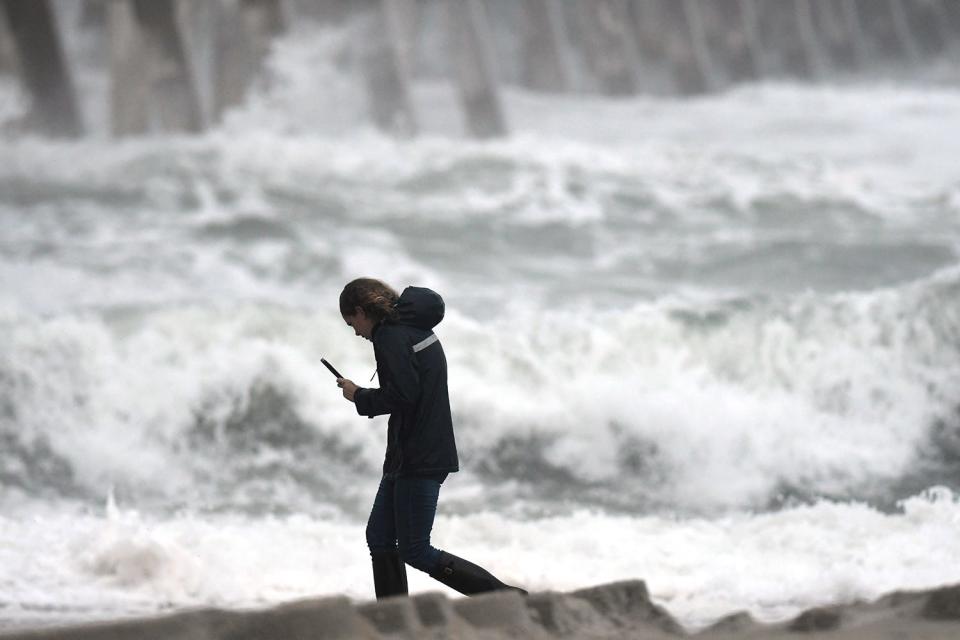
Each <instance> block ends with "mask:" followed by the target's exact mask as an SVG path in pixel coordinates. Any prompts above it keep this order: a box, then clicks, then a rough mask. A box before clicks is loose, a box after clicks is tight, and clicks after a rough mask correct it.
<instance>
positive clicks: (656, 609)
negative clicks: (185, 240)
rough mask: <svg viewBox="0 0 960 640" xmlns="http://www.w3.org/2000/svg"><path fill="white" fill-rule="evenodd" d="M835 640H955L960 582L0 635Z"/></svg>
mask: <svg viewBox="0 0 960 640" xmlns="http://www.w3.org/2000/svg"><path fill="white" fill-rule="evenodd" d="M798 636H813V637H817V638H835V639H837V640H868V639H870V640H873V639H887V638H889V639H891V640H893V639H898V640H901V639H911V640H912V639H923V640H934V639H938V640H939V639H944V640H946V639H951V640H953V639H956V638H960V584H958V585H954V586H948V587H942V588H938V589H931V590H927V591H914V592H896V593H891V594H888V595H886V596H884V597H882V598H880V599H878V600H876V601H874V602H870V603H852V604H843V605H836V606H829V607H820V608H816V609H810V610H808V611H805V612H803V613H801V614H800V615H798V616H797V617H795V618H794V619H792V620H789V621H786V622H782V623H778V624H770V625H767V624H760V623H757V622H756V621H754V620H753V619H752V618H751V617H750V616H749V615H748V614H746V613H737V614H733V615H730V616H727V617H726V618H724V619H722V620H720V621H718V622H717V623H715V624H714V625H712V626H710V627H709V628H707V629H703V630H700V631H698V632H697V633H691V632H690V631H689V630H687V629H684V628H683V627H682V626H681V625H680V624H679V623H678V622H677V621H676V620H675V619H674V618H673V616H671V615H670V613H669V612H668V611H667V610H666V609H664V608H663V607H660V606H658V605H656V604H655V603H653V602H652V601H651V600H650V597H649V593H648V591H647V588H646V585H645V584H644V582H643V581H640V580H634V581H627V582H616V583H611V584H606V585H600V586H597V587H591V588H588V589H582V590H579V591H573V592H570V593H552V592H545V593H535V594H531V595H530V596H529V597H526V598H524V597H522V596H520V595H518V594H516V593H512V592H500V593H492V594H485V595H482V596H477V597H474V598H456V599H449V598H447V597H446V596H444V595H441V594H439V593H425V594H419V595H416V596H413V597H409V598H407V597H397V598H390V599H388V600H384V601H381V602H353V601H350V600H349V599H347V598H345V597H329V598H319V599H311V600H301V601H297V602H292V603H289V604H285V605H281V606H277V607H272V608H269V609H260V610H223V609H194V610H186V611H181V612H178V613H174V614H169V615H164V616H157V617H149V618H138V619H128V620H122V621H114V622H97V623H85V624H82V625H72V626H58V627H47V628H42V629H32V630H31V629H19V630H16V631H9V630H8V631H5V632H0V639H5V640H10V639H14V638H16V639H23V640H26V639H28V638H29V639H32V640H41V639H43V640H68V639H69V640H127V639H130V640H133V639H136V640H161V639H162V640H169V639H173V638H176V639H179V640H254V639H257V640H293V639H297V640H311V639H317V640H328V639H329V640H332V639H340V638H343V639H347V638H351V639H354V638H356V639H370V640H375V639H379V638H411V639H412V638H418V639H419V638H435V639H438V640H439V639H441V638H451V639H464V640H471V639H477V640H482V639H490V640H494V639H498V638H531V639H550V638H589V639H598V640H599V639H610V640H613V639H620V638H650V639H666V638H678V637H696V638H705V639H710V640H714V639H716V640H727V639H730V640H732V639H734V638H757V639H760V638H796V637H798Z"/></svg>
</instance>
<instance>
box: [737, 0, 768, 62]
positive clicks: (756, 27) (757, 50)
mask: <svg viewBox="0 0 960 640" xmlns="http://www.w3.org/2000/svg"><path fill="white" fill-rule="evenodd" d="M757 2H758V0H737V13H738V15H739V16H740V25H741V29H743V39H744V44H745V46H746V48H747V52H748V55H749V56H750V63H751V65H752V68H753V74H754V76H755V77H762V76H765V75H767V74H768V72H769V62H768V61H767V53H766V51H765V50H764V48H763V38H762V37H761V36H760V21H759V14H758V10H757Z"/></svg>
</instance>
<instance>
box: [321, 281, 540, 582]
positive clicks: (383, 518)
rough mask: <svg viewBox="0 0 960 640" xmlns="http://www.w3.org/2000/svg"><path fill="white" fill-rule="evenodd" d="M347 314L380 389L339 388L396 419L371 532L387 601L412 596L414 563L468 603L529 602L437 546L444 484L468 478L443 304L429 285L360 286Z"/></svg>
mask: <svg viewBox="0 0 960 640" xmlns="http://www.w3.org/2000/svg"><path fill="white" fill-rule="evenodd" d="M340 314H341V315H342V316H343V320H344V322H346V323H347V325H348V326H350V327H352V328H353V330H354V333H355V334H356V335H357V336H360V337H362V338H365V339H366V340H369V341H371V342H372V343H373V353H374V357H375V358H376V361H377V370H376V375H378V376H379V382H380V387H379V388H362V387H359V386H357V385H356V384H355V383H354V382H353V381H352V380H348V379H346V378H337V385H338V386H339V387H340V388H341V389H342V390H343V397H344V398H346V399H347V400H349V401H351V402H353V403H354V404H355V405H356V409H357V413H358V414H360V415H362V416H367V417H368V418H373V417H374V416H379V415H385V414H389V415H390V418H389V420H388V423H387V451H386V456H385V458H384V462H383V477H382V478H381V480H380V487H379V489H378V490H377V495H376V498H375V499H374V501H373V508H372V509H371V511H370V518H369V520H368V521H367V529H366V537H367V546H368V547H369V549H370V558H371V561H372V563H373V583H374V589H375V591H376V595H377V599H378V600H380V599H383V598H386V597H389V596H395V595H401V594H406V593H407V573H406V567H405V565H406V564H408V565H410V566H411V567H413V568H415V569H419V570H420V571H423V572H425V573H427V574H428V575H429V576H430V577H432V578H434V579H436V580H438V581H440V582H442V583H443V584H445V585H447V586H449V587H451V588H453V589H455V590H456V591H459V592H460V593H463V594H465V595H473V594H477V593H483V592H486V591H497V590H504V589H509V590H515V591H518V592H521V593H523V594H526V593H527V592H526V591H524V590H523V589H520V588H518V587H514V586H511V585H507V584H504V583H503V582H501V581H500V580H499V579H497V578H496V577H495V576H494V575H493V574H491V573H490V572H489V571H487V570H486V569H483V568H482V567H479V566H477V565H475V564H473V563H472V562H470V561H468V560H464V559H463V558H460V557H457V556H455V555H453V554H452V553H448V552H446V551H442V550H440V549H437V548H435V547H433V546H431V544H430V532H431V530H432V529H433V520H434V517H435V515H436V512H437V500H438V499H439V496H440V485H442V484H443V482H444V480H446V478H447V475H448V474H450V473H454V472H456V471H458V470H459V461H458V458H457V445H456V441H455V439H454V434H453V420H452V418H451V414H450V397H449V393H448V390H447V360H446V357H445V356H444V353H443V346H442V345H441V344H440V340H439V339H438V338H437V336H436V334H434V333H433V331H432V329H433V328H434V327H435V326H436V325H437V324H439V323H440V321H441V320H443V314H444V303H443V299H442V298H441V297H440V296H439V295H438V294H437V293H436V292H434V291H431V290H430V289H426V288H423V287H407V288H406V289H404V290H403V293H402V294H401V295H397V293H396V291H394V290H393V289H392V288H391V287H390V286H388V285H387V284H385V283H383V282H381V281H380V280H376V279H373V278H358V279H356V280H353V281H351V282H349V283H347V285H346V286H345V287H344V288H343V291H342V292H341V293H340Z"/></svg>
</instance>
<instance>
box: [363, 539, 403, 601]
mask: <svg viewBox="0 0 960 640" xmlns="http://www.w3.org/2000/svg"><path fill="white" fill-rule="evenodd" d="M370 559H371V560H372V561H373V588H374V590H375V591H376V592H377V600H383V599H384V598H389V597H390V596H405V595H407V567H406V566H405V565H404V564H403V561H402V560H400V554H399V553H398V552H397V551H372V552H370Z"/></svg>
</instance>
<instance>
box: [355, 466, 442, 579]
mask: <svg viewBox="0 0 960 640" xmlns="http://www.w3.org/2000/svg"><path fill="white" fill-rule="evenodd" d="M446 477H447V474H446V473H441V474H437V475H431V476H400V477H398V478H390V477H387V476H384V477H383V478H382V479H381V480H380V488H379V489H378V490H377V497H376V498H375V499H374V501H373V509H372V510H371V511H370V519H369V520H367V547H369V548H370V552H371V553H374V552H382V551H398V552H399V553H400V558H401V559H402V560H403V561H404V562H405V563H407V564H408V565H410V566H411V567H413V568H414V569H419V570H420V571H424V572H426V573H428V574H429V573H432V572H433V570H434V569H435V568H436V566H437V561H438V559H439V557H440V550H439V549H435V548H434V547H432V546H430V531H431V530H432V529H433V518H434V516H436V514H437V500H438V499H439V498H440V485H441V484H443V481H444V480H445V479H446Z"/></svg>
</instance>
